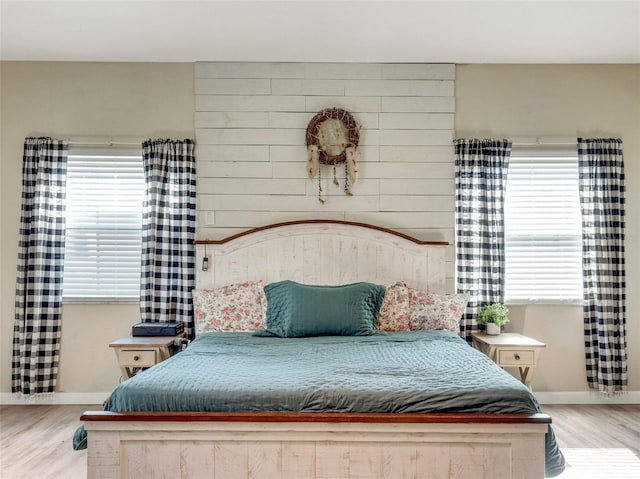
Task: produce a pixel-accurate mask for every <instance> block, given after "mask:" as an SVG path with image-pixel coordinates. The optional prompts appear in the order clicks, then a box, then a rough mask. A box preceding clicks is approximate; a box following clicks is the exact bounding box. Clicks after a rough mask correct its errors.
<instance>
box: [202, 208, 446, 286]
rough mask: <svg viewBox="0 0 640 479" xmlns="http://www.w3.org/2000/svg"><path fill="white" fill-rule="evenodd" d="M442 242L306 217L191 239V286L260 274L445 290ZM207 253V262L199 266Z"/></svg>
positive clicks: (303, 280)
mask: <svg viewBox="0 0 640 479" xmlns="http://www.w3.org/2000/svg"><path fill="white" fill-rule="evenodd" d="M447 244H448V243H446V242H425V241H420V240H417V239H415V238H411V237H410V236H407V235H405V234H402V233H399V232H397V231H393V230H389V229H386V228H381V227H377V226H373V225H368V224H364V223H354V222H348V221H337V220H306V221H292V222H287V223H278V224H274V225H269V226H263V227H259V228H254V229H252V230H249V231H246V232H244V233H240V234H237V235H234V236H231V237H229V238H226V239H223V240H198V241H196V270H197V275H196V287H197V288H198V289H211V288H216V287H219V286H224V285H226V284H231V283H237V282H241V281H247V280H259V279H262V280H264V281H266V282H267V283H270V282H275V281H281V280H284V279H290V280H293V281H298V282H300V283H305V284H324V285H338V284H346V283H354V282H357V281H368V282H371V283H376V284H381V285H385V286H386V285H389V284H392V283H394V282H396V281H399V280H403V281H406V282H407V283H408V284H409V285H410V286H412V287H414V288H418V289H421V290H429V291H433V292H436V293H444V292H445V259H444V258H445V249H446V246H447ZM205 249H206V254H207V257H208V259H209V268H208V270H207V271H203V270H202V259H203V257H204V255H205Z"/></svg>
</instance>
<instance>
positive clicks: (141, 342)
mask: <svg viewBox="0 0 640 479" xmlns="http://www.w3.org/2000/svg"><path fill="white" fill-rule="evenodd" d="M184 336H185V333H182V334H179V335H178V336H127V337H126V338H121V339H117V340H116V341H113V342H112V343H109V347H110V348H113V349H114V351H115V353H116V357H117V358H118V364H119V365H120V370H121V371H122V377H123V378H124V379H129V378H130V377H132V376H133V375H135V374H136V373H137V372H138V371H140V370H141V369H142V368H148V367H151V366H153V365H154V364H158V363H159V362H160V361H164V360H165V359H167V358H168V357H169V356H171V349H170V348H171V346H173V344H174V341H175V340H176V339H180V338H184Z"/></svg>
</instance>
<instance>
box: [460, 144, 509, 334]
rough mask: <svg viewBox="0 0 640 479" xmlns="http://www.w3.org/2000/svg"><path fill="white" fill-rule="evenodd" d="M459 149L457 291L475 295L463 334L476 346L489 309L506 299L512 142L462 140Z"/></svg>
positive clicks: (466, 316) (470, 301) (471, 298)
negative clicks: (482, 313) (481, 316)
mask: <svg viewBox="0 0 640 479" xmlns="http://www.w3.org/2000/svg"><path fill="white" fill-rule="evenodd" d="M454 145H455V185H456V201H455V224H456V291H457V292H458V293H464V292H469V293H470V296H471V297H470V300H469V304H468V305H467V309H466V312H465V314H464V315H463V317H462V319H461V321H460V334H461V336H462V337H464V338H465V339H466V340H467V341H471V332H473V331H476V330H477V329H478V325H477V323H476V321H475V318H476V316H477V314H478V312H479V309H480V308H481V307H482V306H484V305H485V304H490V303H495V302H502V301H503V299H504V270H505V258H504V196H505V190H506V185H507V171H508V168H509V158H510V156H511V141H509V140H504V139H502V140H497V139H483V140H479V139H457V140H454Z"/></svg>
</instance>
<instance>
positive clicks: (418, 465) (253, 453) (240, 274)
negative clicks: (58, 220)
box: [81, 220, 551, 479]
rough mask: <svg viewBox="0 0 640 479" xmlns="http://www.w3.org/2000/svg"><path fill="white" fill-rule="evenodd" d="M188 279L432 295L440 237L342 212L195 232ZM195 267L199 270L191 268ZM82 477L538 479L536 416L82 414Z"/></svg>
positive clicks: (541, 459)
mask: <svg viewBox="0 0 640 479" xmlns="http://www.w3.org/2000/svg"><path fill="white" fill-rule="evenodd" d="M196 244H197V259H196V264H197V265H198V266H199V265H200V264H202V263H201V260H202V258H203V256H204V254H205V246H206V252H207V256H208V257H209V265H210V267H209V269H208V271H206V272H205V271H200V270H199V271H198V279H197V287H198V288H213V287H218V286H222V285H225V284H230V283H234V282H239V281H246V280H252V279H253V280H255V279H263V280H265V281H267V282H273V281H280V280H283V279H292V280H295V281H299V282H302V283H307V284H345V283H350V282H356V281H370V282H374V283H378V284H383V285H388V284H392V283H394V282H396V281H398V280H404V281H406V282H407V283H409V284H410V285H412V286H413V287H417V288H420V289H428V290H431V291H435V292H441V293H443V292H444V290H445V259H444V258H445V255H444V252H445V247H446V245H447V243H444V242H436V243H433V242H423V241H419V240H416V239H414V238H411V237H408V236H406V235H403V234H400V233H398V232H394V231H391V230H388V229H385V228H380V227H374V226H371V225H365V224H362V223H353V222H343V221H324V220H317V221H315V220H313V221H298V222H289V223H279V224H276V225H270V226H265V227H261V228H256V229H253V230H250V231H248V232H246V233H241V234H238V235H234V236H232V237H230V238H227V239H224V240H220V241H197V242H196ZM198 269H199V268H198ZM81 419H82V421H84V424H85V428H86V430H87V432H88V454H87V477H89V478H116V477H120V478H132V479H133V478H135V479H138V478H147V477H148V478H154V479H156V478H170V479H175V478H185V479H186V478H189V479H194V478H199V477H206V478H214V479H244V478H247V479H249V478H266V479H271V478H279V479H280V478H282V479H285V478H286V479H289V478H290V479H312V478H313V479H340V478H350V479H355V478H363V479H382V478H389V479H402V478H469V479H471V478H473V479H476V478H482V477H484V478H491V479H501V478H514V479H515V478H517V479H528V478H536V479H539V478H542V477H544V464H545V449H544V435H545V433H546V431H547V429H548V425H549V424H550V423H551V419H550V418H549V417H548V416H547V415H545V414H533V415H529V414H435V413H434V414H402V413H399V414H391V413H389V414H381V413H233V414H229V413H124V414H123V413H111V412H103V411H99V412H86V413H85V414H83V415H82V417H81Z"/></svg>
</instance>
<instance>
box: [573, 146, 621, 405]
mask: <svg viewBox="0 0 640 479" xmlns="http://www.w3.org/2000/svg"><path fill="white" fill-rule="evenodd" d="M578 168H579V175H580V206H581V210H582V280H583V288H584V302H583V312H584V334H585V341H584V345H585V354H586V365H587V383H588V384H589V387H590V388H591V389H595V390H598V391H600V392H602V393H604V394H617V393H623V392H624V391H626V389H627V336H626V328H625V321H626V319H625V259H624V234H625V233H624V230H625V219H624V216H625V207H624V203H625V185H624V162H623V158H622V141H621V140H619V139H582V138H579V139H578Z"/></svg>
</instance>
